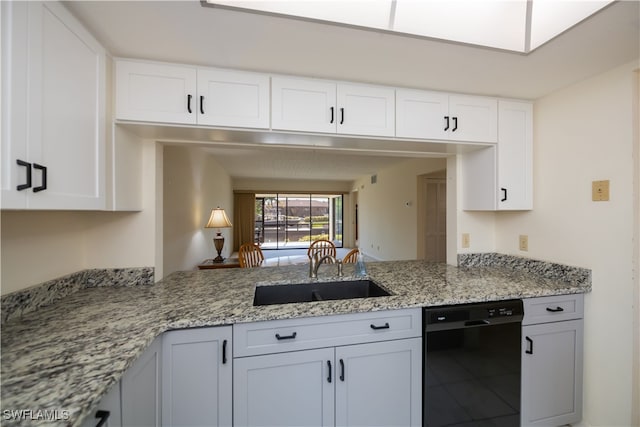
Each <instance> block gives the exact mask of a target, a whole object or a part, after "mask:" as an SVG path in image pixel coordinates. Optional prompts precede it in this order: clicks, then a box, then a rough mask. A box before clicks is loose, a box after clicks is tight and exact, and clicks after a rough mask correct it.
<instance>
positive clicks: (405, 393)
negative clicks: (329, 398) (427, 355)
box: [335, 338, 422, 426]
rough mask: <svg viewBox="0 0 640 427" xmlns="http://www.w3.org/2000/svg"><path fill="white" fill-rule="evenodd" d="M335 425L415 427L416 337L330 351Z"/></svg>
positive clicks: (418, 341) (419, 377)
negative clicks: (333, 362)
mask: <svg viewBox="0 0 640 427" xmlns="http://www.w3.org/2000/svg"><path fill="white" fill-rule="evenodd" d="M335 360H336V373H335V378H336V380H335V383H336V417H335V423H336V425H337V426H417V425H420V422H421V416H422V403H421V399H420V396H421V395H422V375H421V372H422V365H421V364H422V339H420V338H411V339H405V340H398V341H384V342H377V343H370V344H359V345H354V346H346V347H337V348H336V359H335Z"/></svg>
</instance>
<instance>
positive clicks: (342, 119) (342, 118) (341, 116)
mask: <svg viewBox="0 0 640 427" xmlns="http://www.w3.org/2000/svg"><path fill="white" fill-rule="evenodd" d="M343 123H344V108H340V124H343Z"/></svg>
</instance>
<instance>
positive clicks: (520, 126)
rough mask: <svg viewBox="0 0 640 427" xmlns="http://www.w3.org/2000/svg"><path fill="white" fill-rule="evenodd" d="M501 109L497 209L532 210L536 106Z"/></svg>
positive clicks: (503, 105)
mask: <svg viewBox="0 0 640 427" xmlns="http://www.w3.org/2000/svg"><path fill="white" fill-rule="evenodd" d="M499 106H500V108H499V111H500V112H499V116H500V120H499V126H498V129H499V130H498V138H499V139H498V192H499V195H498V196H497V197H498V209H533V170H532V169H533V105H531V103H528V102H518V101H503V100H500V102H499Z"/></svg>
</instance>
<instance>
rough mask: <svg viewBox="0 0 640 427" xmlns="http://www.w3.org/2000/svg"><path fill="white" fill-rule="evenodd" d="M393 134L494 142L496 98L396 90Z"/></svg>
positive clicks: (495, 133)
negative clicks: (395, 128)
mask: <svg viewBox="0 0 640 427" xmlns="http://www.w3.org/2000/svg"><path fill="white" fill-rule="evenodd" d="M396 101H397V110H396V121H397V130H396V136H397V137H400V138H418V139H440V140H452V141H468V142H496V141H497V126H498V125H497V123H498V110H497V109H498V103H497V100H496V99H495V98H487V97H481V96H466V95H451V94H448V93H444V92H431V91H423V90H414V89H397V90H396Z"/></svg>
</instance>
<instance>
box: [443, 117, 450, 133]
mask: <svg viewBox="0 0 640 427" xmlns="http://www.w3.org/2000/svg"><path fill="white" fill-rule="evenodd" d="M444 119H445V120H446V122H447V125H446V126H445V127H444V130H449V116H444Z"/></svg>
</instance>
